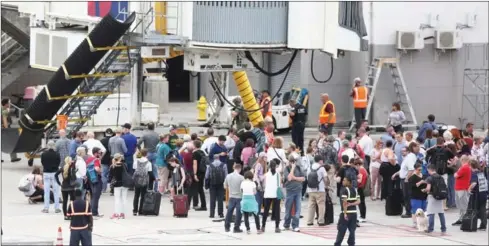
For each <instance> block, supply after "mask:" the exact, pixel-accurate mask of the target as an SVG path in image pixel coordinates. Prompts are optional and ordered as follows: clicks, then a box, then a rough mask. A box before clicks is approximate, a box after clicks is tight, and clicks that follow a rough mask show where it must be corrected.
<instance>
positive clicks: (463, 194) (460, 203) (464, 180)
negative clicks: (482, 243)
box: [452, 156, 472, 226]
mask: <svg viewBox="0 0 489 246" xmlns="http://www.w3.org/2000/svg"><path fill="white" fill-rule="evenodd" d="M460 162H461V163H462V166H461V167H460V168H459V169H458V171H457V172H456V173H455V204H456V205H457V208H458V209H459V210H460V217H459V219H458V220H457V221H455V222H454V223H453V224H452V225H454V226H455V225H461V224H462V217H463V216H464V214H465V212H466V211H467V206H468V205H469V198H470V193H469V191H468V189H469V187H470V178H471V175H472V170H471V168H470V165H469V158H468V157H467V156H462V158H461V159H460Z"/></svg>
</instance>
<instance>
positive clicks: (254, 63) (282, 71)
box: [245, 50, 299, 77]
mask: <svg viewBox="0 0 489 246" xmlns="http://www.w3.org/2000/svg"><path fill="white" fill-rule="evenodd" d="M298 52H299V50H295V51H294V53H293V54H292V58H290V60H289V62H288V63H287V64H286V65H285V66H284V67H283V68H282V69H280V70H278V71H277V72H268V71H265V70H264V69H263V68H262V67H260V66H259V65H258V63H257V62H256V61H255V59H254V58H253V56H252V55H251V53H250V52H249V51H245V57H246V59H248V60H249V61H250V62H251V64H253V66H254V67H255V68H256V69H258V71H260V72H261V73H263V74H265V75H267V76H268V77H274V76H277V75H280V74H282V73H284V72H285V70H287V69H288V68H289V67H291V66H292V62H293V61H294V60H295V57H296V56H297V53H298Z"/></svg>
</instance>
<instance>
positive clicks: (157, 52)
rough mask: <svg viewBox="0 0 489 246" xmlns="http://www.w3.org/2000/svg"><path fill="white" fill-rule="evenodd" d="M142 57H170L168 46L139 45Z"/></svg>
mask: <svg viewBox="0 0 489 246" xmlns="http://www.w3.org/2000/svg"><path fill="white" fill-rule="evenodd" d="M141 57H143V58H170V46H143V47H141Z"/></svg>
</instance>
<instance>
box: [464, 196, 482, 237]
mask: <svg viewBox="0 0 489 246" xmlns="http://www.w3.org/2000/svg"><path fill="white" fill-rule="evenodd" d="M467 207H468V209H467V212H465V214H464V216H463V217H462V224H461V225H460V230H462V231H465V232H474V231H477V219H478V216H477V198H476V196H475V195H474V194H471V195H470V199H469V205H468V206H467Z"/></svg>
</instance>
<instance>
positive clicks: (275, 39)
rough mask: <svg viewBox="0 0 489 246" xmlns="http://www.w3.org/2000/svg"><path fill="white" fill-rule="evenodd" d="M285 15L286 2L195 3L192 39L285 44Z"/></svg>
mask: <svg viewBox="0 0 489 246" xmlns="http://www.w3.org/2000/svg"><path fill="white" fill-rule="evenodd" d="M287 14H288V3H287V2H276V1H274V2H257V1H249V2H230V1H222V2H209V1H206V2H194V3H193V30H192V40H193V41H196V42H206V43H217V44H223V46H225V44H233V45H236V44H241V45H284V46H285V45H286V44H287Z"/></svg>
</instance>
